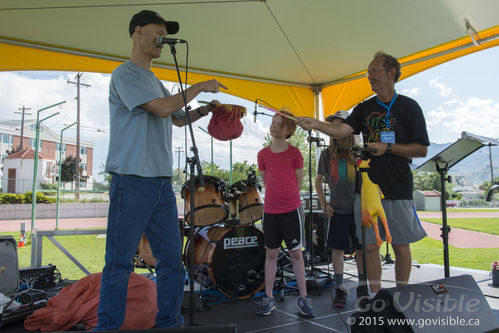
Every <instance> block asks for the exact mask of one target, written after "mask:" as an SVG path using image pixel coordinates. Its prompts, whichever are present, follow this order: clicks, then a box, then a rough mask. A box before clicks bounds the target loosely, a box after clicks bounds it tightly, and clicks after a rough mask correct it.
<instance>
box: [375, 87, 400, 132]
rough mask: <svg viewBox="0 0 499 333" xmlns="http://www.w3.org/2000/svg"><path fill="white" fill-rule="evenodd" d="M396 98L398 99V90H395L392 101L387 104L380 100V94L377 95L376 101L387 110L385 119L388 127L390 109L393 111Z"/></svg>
mask: <svg viewBox="0 0 499 333" xmlns="http://www.w3.org/2000/svg"><path fill="white" fill-rule="evenodd" d="M395 99H397V92H395V93H394V94H393V97H392V100H391V101H390V104H388V105H386V104H385V103H383V102H382V101H380V100H379V98H378V96H376V103H378V104H379V105H381V106H382V107H383V108H385V109H386V110H387V112H386V116H385V120H384V122H385V124H386V128H387V129H388V128H390V111H391V108H392V105H393V103H395Z"/></svg>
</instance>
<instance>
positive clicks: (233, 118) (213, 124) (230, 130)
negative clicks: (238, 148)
mask: <svg viewBox="0 0 499 333" xmlns="http://www.w3.org/2000/svg"><path fill="white" fill-rule="evenodd" d="M245 114H246V108H245V107H244V106H240V105H234V104H220V105H217V106H216V107H215V108H213V110H212V116H211V119H210V123H209V124H208V133H210V135H211V136H212V137H214V138H215V139H217V140H221V141H227V140H233V139H237V138H238V137H240V136H241V134H242V133H243V124H242V123H241V120H240V119H241V118H242V117H243V116H244V115H245Z"/></svg>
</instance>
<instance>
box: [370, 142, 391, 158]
mask: <svg viewBox="0 0 499 333" xmlns="http://www.w3.org/2000/svg"><path fill="white" fill-rule="evenodd" d="M367 147H369V148H372V149H375V150H377V151H376V152H371V153H370V154H371V155H372V156H381V155H384V154H385V152H386V147H387V144H386V142H370V143H368V144H367Z"/></svg>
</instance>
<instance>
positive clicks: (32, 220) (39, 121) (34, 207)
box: [31, 101, 66, 265]
mask: <svg viewBox="0 0 499 333" xmlns="http://www.w3.org/2000/svg"><path fill="white" fill-rule="evenodd" d="M63 103H66V101H62V102H59V103H56V104H53V105H50V106H47V107H45V108H43V109H40V110H38V111H37V112H36V140H35V159H34V163H33V164H34V168H33V188H32V194H31V234H33V228H34V227H35V215H36V214H35V212H36V176H37V173H38V146H39V142H40V124H41V123H42V122H43V121H45V120H47V119H49V118H52V117H54V116H56V115H58V114H59V112H56V113H54V114H52V115H50V116H48V117H45V118H43V119H42V120H39V119H40V112H42V111H44V110H47V109H50V108H52V107H54V106H57V105H61V104H63ZM31 259H32V260H31V264H32V265H33V256H32V258H31Z"/></svg>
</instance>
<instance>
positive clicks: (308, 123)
mask: <svg viewBox="0 0 499 333" xmlns="http://www.w3.org/2000/svg"><path fill="white" fill-rule="evenodd" d="M296 123H297V124H298V125H299V126H300V127H301V128H303V129H304V130H305V131H310V130H313V129H316V128H317V124H318V121H317V119H314V118H310V117H298V118H297V119H296Z"/></svg>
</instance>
